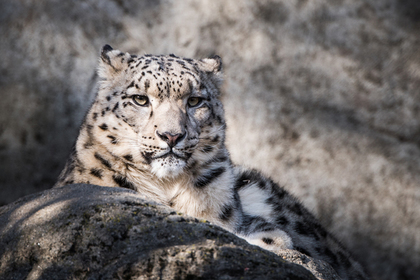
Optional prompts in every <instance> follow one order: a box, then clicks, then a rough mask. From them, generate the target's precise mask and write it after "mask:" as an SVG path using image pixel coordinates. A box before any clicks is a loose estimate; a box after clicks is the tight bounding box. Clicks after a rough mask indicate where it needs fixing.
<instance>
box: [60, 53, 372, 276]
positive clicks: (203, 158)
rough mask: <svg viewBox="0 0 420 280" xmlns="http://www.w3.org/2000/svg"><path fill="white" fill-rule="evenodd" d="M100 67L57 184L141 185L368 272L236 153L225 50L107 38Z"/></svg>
mask: <svg viewBox="0 0 420 280" xmlns="http://www.w3.org/2000/svg"><path fill="white" fill-rule="evenodd" d="M97 73H98V78H99V80H98V87H97V88H98V91H97V95H96V98H95V100H94V102H93V104H92V105H91V107H90V109H89V110H88V113H87V115H86V117H85V119H84V121H83V124H82V125H81V128H80V132H79V136H78V137H77V140H76V144H75V147H74V149H73V151H72V153H71V156H70V158H69V160H68V161H67V163H66V165H65V167H64V170H63V171H62V173H61V174H60V176H59V179H58V182H57V183H56V185H55V187H63V186H65V185H68V184H75V183H86V184H95V185H100V186H108V187H122V188H128V189H132V190H135V191H137V192H139V193H141V194H143V195H145V196H146V197H148V198H150V199H152V200H154V201H156V202H159V203H162V204H165V205H168V206H170V207H172V208H174V209H176V210H177V211H179V212H182V213H184V214H187V215H190V216H193V217H197V218H201V219H206V220H208V221H210V222H212V223H213V224H216V225H218V226H220V227H222V228H224V229H226V230H228V231H230V232H232V233H234V234H236V235H238V236H240V237H242V238H244V239H245V240H247V241H248V242H249V243H251V244H254V245H258V246H260V247H262V248H264V249H267V250H269V251H272V252H274V253H277V254H280V253H281V251H282V250H284V249H293V250H297V251H299V252H301V253H303V254H306V255H307V256H309V257H312V258H316V259H320V260H323V261H325V262H327V263H329V264H330V265H331V266H332V267H333V268H334V269H335V270H336V272H337V273H338V274H339V275H340V277H342V278H343V279H367V276H366V274H365V272H364V270H363V268H362V267H361V266H360V264H358V263H357V262H356V261H355V260H354V259H353V258H352V256H351V255H350V253H349V252H348V251H347V250H346V249H344V247H343V246H342V245H341V244H340V243H339V242H338V241H337V239H336V238H335V237H334V236H333V235H332V234H330V233H329V232H327V231H326V230H325V229H324V228H323V227H322V226H321V224H320V223H319V222H318V220H317V219H316V218H315V217H314V215H312V214H311V213H310V212H309V211H308V210H307V209H306V208H305V207H304V206H303V205H302V204H301V203H300V202H299V201H298V199H297V198H295V197H293V196H292V195H291V194H289V193H288V192H287V191H286V190H285V189H284V188H282V187H280V186H279V185H278V184H276V183H275V182H274V181H273V180H271V179H270V178H268V177H266V176H263V175H262V174H261V173H260V172H258V171H256V170H252V169H246V168H243V167H240V166H237V165H235V164H234V163H233V162H232V161H231V159H230V155H229V152H228V150H227V148H226V146H225V131H226V120H225V117H224V109H223V105H222V103H221V100H220V92H221V90H220V87H221V83H222V79H223V77H222V60H221V58H220V57H219V56H213V57H209V58H204V59H190V58H181V57H179V56H176V55H174V54H170V55H149V54H147V55H143V56H137V55H132V54H129V53H127V52H122V51H119V50H114V49H113V48H112V47H111V46H109V45H105V46H104V47H103V48H102V49H101V54H100V58H99V67H98V71H97Z"/></svg>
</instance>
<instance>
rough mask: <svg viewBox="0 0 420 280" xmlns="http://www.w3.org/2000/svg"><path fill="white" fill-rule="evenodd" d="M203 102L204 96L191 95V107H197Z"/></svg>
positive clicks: (189, 104)
mask: <svg viewBox="0 0 420 280" xmlns="http://www.w3.org/2000/svg"><path fill="white" fill-rule="evenodd" d="M201 102H203V98H201V97H190V98H188V106H190V107H197V106H198V105H200V104H201Z"/></svg>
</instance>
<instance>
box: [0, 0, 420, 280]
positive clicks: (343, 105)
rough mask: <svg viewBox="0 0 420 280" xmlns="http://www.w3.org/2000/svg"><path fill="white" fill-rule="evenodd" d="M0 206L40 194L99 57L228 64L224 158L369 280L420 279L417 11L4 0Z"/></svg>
mask: <svg viewBox="0 0 420 280" xmlns="http://www.w3.org/2000/svg"><path fill="white" fill-rule="evenodd" d="M0 34H1V37H0V53H1V59H0V204H7V203H9V202H11V201H14V200H16V199H17V198H19V197H21V196H24V195H27V194H30V193H34V192H38V191H41V190H44V189H47V188H50V187H51V186H52V185H53V184H54V182H55V179H56V177H57V176H58V174H59V172H60V171H61V169H62V168H63V166H64V163H65V160H66V158H67V156H68V154H69V152H70V149H71V146H72V145H73V143H74V140H75V137H76V135H77V131H78V126H79V125H80V123H81V121H82V118H83V116H84V114H85V112H86V110H87V108H88V106H89V104H90V102H91V101H92V99H93V97H94V93H95V83H96V74H95V67H96V64H97V59H98V54H99V50H100V48H101V46H102V45H104V44H106V43H108V44H110V45H111V46H113V47H114V48H117V49H120V50H123V51H128V52H131V53H138V54H143V53H153V54H168V53H175V54H177V55H180V56H185V57H194V58H203V57H207V56H210V55H212V54H218V55H220V56H221V57H222V58H223V62H224V72H225V83H224V86H223V101H224V103H225V110H226V116H227V122H228V146H229V148H230V151H231V154H232V158H233V160H234V161H235V162H236V163H240V164H244V165H247V166H250V167H255V168H258V169H260V170H262V171H263V172H264V173H265V174H267V175H270V176H271V177H273V178H274V179H275V180H276V181H278V182H280V184H281V185H283V186H284V187H285V188H287V189H288V190H289V191H290V192H292V193H294V194H295V195H296V196H298V197H299V198H300V199H301V200H302V201H303V202H304V204H305V205H306V206H307V207H308V208H309V209H311V210H312V211H313V212H314V213H315V214H316V215H317V216H318V217H319V218H320V220H321V221H322V223H323V224H324V225H325V226H326V227H327V228H328V229H329V230H330V231H332V232H334V233H335V234H336V236H337V237H338V238H339V239H340V240H342V242H343V243H344V244H345V245H346V246H347V247H348V248H349V249H350V250H351V251H352V252H353V253H354V255H355V257H356V258H357V259H359V260H360V262H361V263H363V264H364V265H365V266H366V267H367V269H368V271H369V272H370V273H371V274H372V275H373V276H374V279H420V276H419V275H420V2H418V1H415V0H399V1H398V0H330V1H327V0H311V1H309V0H290V1H274V0H261V1H251V0H243V1H223V0H201V1H198V0H172V1H171V0H149V1H135V0H101V1H99V0H86V1H81V0H80V1H58V0H38V1H34V0H32V1H23V0H2V1H1V2H0Z"/></svg>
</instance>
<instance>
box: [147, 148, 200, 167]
mask: <svg viewBox="0 0 420 280" xmlns="http://www.w3.org/2000/svg"><path fill="white" fill-rule="evenodd" d="M142 155H143V157H144V159H145V160H146V162H147V163H148V164H150V163H151V162H152V161H153V160H158V159H167V158H175V159H178V160H182V161H187V160H188V159H189V158H190V157H191V155H192V154H191V153H184V154H183V155H181V154H178V153H176V152H174V151H173V150H172V149H171V150H170V151H169V152H167V153H165V154H163V155H158V156H153V153H147V152H145V153H142Z"/></svg>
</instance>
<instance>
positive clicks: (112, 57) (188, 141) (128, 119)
mask: <svg viewBox="0 0 420 280" xmlns="http://www.w3.org/2000/svg"><path fill="white" fill-rule="evenodd" d="M220 70H221V60H220V58H219V57H214V58H207V59H202V60H192V59H183V58H179V57H177V56H175V55H169V56H152V55H145V56H141V57H137V56H134V55H130V54H128V53H123V52H120V51H118V50H113V49H112V48H111V47H110V46H108V45H107V46H104V48H103V49H102V53H101V61H100V65H99V71H98V73H99V77H100V78H101V79H102V81H101V82H100V88H99V92H98V95H97V98H96V100H95V103H94V105H93V106H92V110H90V113H89V114H90V116H88V117H89V118H90V120H91V121H90V122H89V123H88V126H90V127H89V129H88V130H87V131H88V133H91V134H92V135H95V137H96V138H98V140H99V143H101V144H102V145H103V147H104V148H105V149H106V150H107V151H108V152H109V153H110V154H112V155H113V156H114V157H117V158H119V159H121V160H122V161H123V162H125V163H126V164H127V165H129V166H132V167H133V168H137V169H140V170H147V171H150V172H152V173H153V174H154V175H155V176H157V177H159V178H168V177H176V176H178V175H179V174H180V173H182V172H183V171H185V170H186V169H187V168H189V167H192V166H193V165H194V164H195V163H197V162H205V161H207V160H210V159H212V158H214V153H216V152H217V150H218V149H217V145H219V144H220V143H223V140H224V117H223V114H224V112H223V108H222V104H221V102H220V101H219V100H218V96H219V90H218V86H219V83H220V80H221V79H220ZM89 131H90V132H89ZM88 142H89V141H87V143H86V146H85V148H89V147H88V146H89V143H88Z"/></svg>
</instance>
